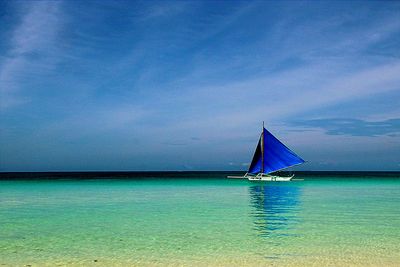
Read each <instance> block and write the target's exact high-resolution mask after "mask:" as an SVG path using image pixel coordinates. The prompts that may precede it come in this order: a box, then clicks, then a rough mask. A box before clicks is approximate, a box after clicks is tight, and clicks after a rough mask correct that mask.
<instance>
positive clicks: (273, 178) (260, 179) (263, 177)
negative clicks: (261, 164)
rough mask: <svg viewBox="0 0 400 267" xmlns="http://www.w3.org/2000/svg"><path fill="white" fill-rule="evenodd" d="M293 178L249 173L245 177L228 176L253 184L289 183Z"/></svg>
mask: <svg viewBox="0 0 400 267" xmlns="http://www.w3.org/2000/svg"><path fill="white" fill-rule="evenodd" d="M293 177H294V175H292V176H288V177H285V176H277V175H268V174H258V175H248V174H247V173H246V174H245V175H244V176H228V178H230V179H247V180H249V181H253V182H289V181H291V180H292V179H293Z"/></svg>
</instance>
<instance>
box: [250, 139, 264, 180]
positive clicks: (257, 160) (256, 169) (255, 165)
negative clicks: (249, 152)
mask: <svg viewBox="0 0 400 267" xmlns="http://www.w3.org/2000/svg"><path fill="white" fill-rule="evenodd" d="M261 161H262V157H261V137H260V140H258V145H257V147H256V151H255V152H254V156H253V160H252V161H251V164H250V167H249V171H248V173H251V174H257V173H260V172H261V165H262V164H261Z"/></svg>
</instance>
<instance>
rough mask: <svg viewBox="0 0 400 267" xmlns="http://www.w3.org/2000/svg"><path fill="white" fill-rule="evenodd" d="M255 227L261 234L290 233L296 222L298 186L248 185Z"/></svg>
mask: <svg viewBox="0 0 400 267" xmlns="http://www.w3.org/2000/svg"><path fill="white" fill-rule="evenodd" d="M249 193H250V201H251V206H252V207H253V208H254V209H253V211H252V214H251V215H252V217H253V218H254V225H255V229H256V230H257V231H258V234H259V235H261V236H270V235H290V231H289V230H290V228H291V227H292V226H294V225H295V224H296V222H297V214H298V209H299V196H300V188H299V187H297V186H293V185H256V186H251V187H249Z"/></svg>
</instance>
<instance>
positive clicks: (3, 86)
mask: <svg viewBox="0 0 400 267" xmlns="http://www.w3.org/2000/svg"><path fill="white" fill-rule="evenodd" d="M23 4H24V5H25V4H28V3H27V2H24V3H23ZM21 5H22V3H21ZM60 5H61V2H59V1H32V2H29V5H28V7H27V8H26V9H24V10H25V13H24V15H23V16H22V19H21V22H20V24H19V25H18V26H17V27H16V28H15V29H14V32H13V34H12V36H11V38H10V47H11V48H10V49H9V51H8V52H7V55H6V56H5V57H4V60H3V61H2V63H1V64H0V98H1V101H0V108H3V109H4V108H8V107H12V106H14V105H18V104H20V103H23V102H25V101H28V99H26V97H21V96H20V95H19V93H18V91H19V90H20V89H21V85H22V83H24V82H25V83H28V84H29V79H30V78H32V77H33V75H42V74H44V73H46V72H48V70H51V69H52V63H54V53H55V51H54V50H55V42H56V38H57V32H58V29H59V27H60V23H59V19H60ZM20 8H21V9H22V7H20Z"/></svg>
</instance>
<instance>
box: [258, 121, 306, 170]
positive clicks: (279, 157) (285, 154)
mask: <svg viewBox="0 0 400 267" xmlns="http://www.w3.org/2000/svg"><path fill="white" fill-rule="evenodd" d="M254 156H255V155H254ZM260 158H261V156H260ZM253 160H254V159H253ZM303 162H304V160H303V159H302V158H300V157H299V156H297V155H296V154H295V153H294V152H293V151H291V150H290V149H289V148H287V147H286V146H285V145H284V144H282V143H281V142H280V141H279V140H278V139H277V138H276V137H275V136H273V135H272V134H271V133H270V132H268V131H267V129H265V128H264V173H271V172H274V171H277V170H280V169H284V168H287V167H290V166H293V165H297V164H300V163H303Z"/></svg>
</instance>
